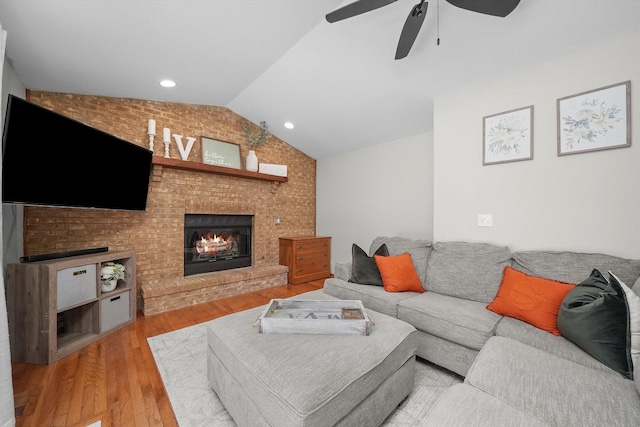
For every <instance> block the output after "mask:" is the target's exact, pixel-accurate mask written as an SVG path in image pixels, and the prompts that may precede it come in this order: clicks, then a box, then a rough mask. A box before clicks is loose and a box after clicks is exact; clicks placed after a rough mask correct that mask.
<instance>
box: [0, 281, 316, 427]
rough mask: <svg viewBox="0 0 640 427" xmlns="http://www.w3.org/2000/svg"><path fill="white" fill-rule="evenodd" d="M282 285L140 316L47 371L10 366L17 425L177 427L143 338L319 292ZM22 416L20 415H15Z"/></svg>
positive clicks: (311, 287)
mask: <svg viewBox="0 0 640 427" xmlns="http://www.w3.org/2000/svg"><path fill="white" fill-rule="evenodd" d="M323 283H324V280H317V281H314V282H309V283H303V284H300V285H295V286H292V285H282V286H277V287H274V288H270V289H265V290H262V291H257V292H251V293H249V294H244V295H240V296H236V297H232V298H225V299H221V300H218V301H214V302H210V303H205V304H199V305H196V306H193V307H189V308H184V309H180V310H176V311H172V312H169V313H164V314H156V315H153V316H148V317H145V316H143V315H142V313H138V316H137V319H136V322H135V323H133V324H132V325H129V326H127V327H126V328H123V329H121V330H120V331H117V332H115V333H113V334H111V335H109V336H107V337H105V338H103V339H101V340H100V341H97V342H95V343H93V344H91V345H89V346H87V347H85V348H84V349H82V350H80V351H78V352H76V353H74V354H72V355H70V356H67V357H65V358H63V359H61V360H60V361H58V362H56V363H53V364H51V365H48V366H41V365H31V364H21V363H14V364H13V365H12V366H13V392H14V397H15V406H16V412H17V414H19V415H17V416H16V426H18V427H21V426H38V427H42V426H86V425H89V424H91V423H94V422H96V421H101V422H102V426H103V427H110V426H118V427H120V426H136V427H138V426H177V425H178V424H177V422H176V418H175V416H174V414H173V410H172V409H171V404H170V403H169V397H168V396H167V392H166V390H165V388H164V385H163V383H162V379H161V378H160V373H159V372H158V369H157V367H156V364H155V362H154V360H153V355H152V353H151V349H150V348H149V345H148V343H147V338H148V337H152V336H155V335H160V334H163V333H165V332H170V331H173V330H176V329H181V328H184V327H187V326H191V325H195V324H198V323H202V322H205V321H207V320H211V319H215V318H217V317H220V316H224V315H227V314H230V313H234V312H237V311H241V310H246V309H248V308H252V307H256V306H259V305H263V304H266V303H268V302H269V301H270V300H271V299H272V298H287V297H291V296H294V295H298V294H301V293H304V292H308V291H312V290H316V289H321V288H322V286H323ZM20 412H21V414H20Z"/></svg>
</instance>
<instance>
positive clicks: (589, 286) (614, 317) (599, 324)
mask: <svg viewBox="0 0 640 427" xmlns="http://www.w3.org/2000/svg"><path fill="white" fill-rule="evenodd" d="M610 282H611V283H609V282H607V280H606V279H605V278H604V276H603V275H602V273H600V271H598V270H597V269H594V270H593V271H592V272H591V276H589V278H588V279H587V280H585V281H584V282H582V283H579V284H578V285H576V286H575V287H574V288H573V289H572V290H571V291H569V293H568V294H567V296H566V297H565V298H564V300H563V301H562V305H561V306H560V311H559V312H558V330H559V331H560V333H561V334H562V335H563V336H564V337H565V338H567V339H568V340H570V341H572V342H574V343H575V344H576V345H577V346H578V347H580V348H582V349H583V350H584V351H586V352H587V353H589V354H590V355H591V356H593V357H594V358H596V359H598V360H599V361H600V362H602V363H604V364H605V365H607V366H608V367H610V368H611V369H613V370H614V371H616V372H619V373H620V374H621V375H622V376H624V377H625V378H629V379H633V362H632V359H631V350H630V348H631V331H630V329H629V307H628V305H627V297H626V295H625V293H624V290H623V289H622V286H620V283H619V282H618V281H617V280H616V279H615V277H614V276H613V275H610Z"/></svg>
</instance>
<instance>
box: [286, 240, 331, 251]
mask: <svg viewBox="0 0 640 427" xmlns="http://www.w3.org/2000/svg"><path fill="white" fill-rule="evenodd" d="M293 247H294V249H295V252H296V253H298V252H315V251H324V250H329V248H330V247H331V245H330V243H329V239H312V240H311V239H310V240H299V241H296V242H293Z"/></svg>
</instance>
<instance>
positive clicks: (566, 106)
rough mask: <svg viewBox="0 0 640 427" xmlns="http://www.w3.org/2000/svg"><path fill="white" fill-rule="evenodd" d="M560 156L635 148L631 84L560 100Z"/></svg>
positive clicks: (608, 87)
mask: <svg viewBox="0 0 640 427" xmlns="http://www.w3.org/2000/svg"><path fill="white" fill-rule="evenodd" d="M556 104H557V116H558V156H563V155H566V154H576V153H584V152H586V151H597V150H608V149H610V148H621V147H629V146H630V145H631V82H630V81H626V82H622V83H617V84H614V85H610V86H605V87H601V88H599V89H594V90H590V91H587V92H582V93H578V94H576V95H571V96H566V97H564V98H559V99H558V100H557V102H556Z"/></svg>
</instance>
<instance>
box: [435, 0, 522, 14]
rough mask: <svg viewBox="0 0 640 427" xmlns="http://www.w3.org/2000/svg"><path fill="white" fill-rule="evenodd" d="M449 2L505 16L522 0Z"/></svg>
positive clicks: (469, 8)
mask: <svg viewBox="0 0 640 427" xmlns="http://www.w3.org/2000/svg"><path fill="white" fill-rule="evenodd" d="M447 2H449V3H451V4H452V5H454V6H457V7H459V8H461V9H466V10H470V11H472V12H478V13H484V14H485V15H493V16H500V17H502V18H504V17H505V16H507V15H508V14H510V13H511V12H513V10H514V9H515V8H516V7H517V6H518V3H520V0H483V1H478V0H447Z"/></svg>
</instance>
